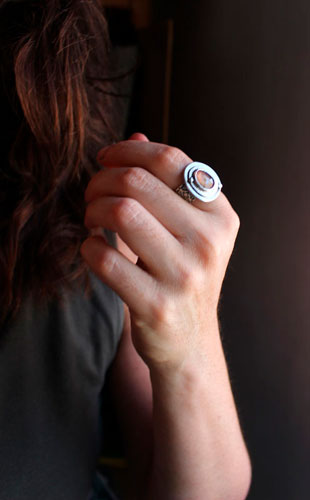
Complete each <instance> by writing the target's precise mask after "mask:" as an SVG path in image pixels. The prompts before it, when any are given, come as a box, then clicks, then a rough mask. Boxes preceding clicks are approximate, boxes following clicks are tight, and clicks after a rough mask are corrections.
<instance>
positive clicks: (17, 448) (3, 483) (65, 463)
mask: <svg viewBox="0 0 310 500" xmlns="http://www.w3.org/2000/svg"><path fill="white" fill-rule="evenodd" d="M111 236H112V238H113V236H115V235H113V234H110V237H111ZM112 242H114V244H115V240H114V238H113V239H112ZM90 277H91V285H92V292H91V296H90V297H89V298H88V297H87V296H86V295H84V294H83V292H82V291H80V290H77V291H76V293H72V294H71V295H68V297H67V299H66V302H65V305H64V306H62V305H60V304H59V303H58V302H57V301H56V300H55V301H51V302H50V303H48V304H47V305H46V306H43V307H42V306H40V307H38V305H37V304H35V303H34V302H33V300H32V299H31V298H28V299H27V300H25V302H24V303H23V305H22V308H21V311H20V312H19V314H18V317H17V318H16V319H15V320H14V321H13V323H12V324H11V325H9V326H8V327H7V328H6V329H3V330H2V331H1V332H0V454H1V456H0V498H1V500H34V499H35V500H39V499H40V500H41V499H42V500H86V499H87V497H88V495H89V493H90V490H91V485H92V484H91V483H92V479H93V477H94V474H95V466H96V462H97V458H98V454H99V452H100V448H99V447H100V434H101V432H100V430H101V422H100V398H101V391H102V389H103V386H104V381H105V375H106V372H107V369H108V367H109V365H110V363H111V361H112V360H113V358H114V356H115V353H116V349H117V345H118V342H119V339H120V336H121V332H122V327H123V304H122V302H121V300H120V298H119V297H118V296H117V295H116V293H115V292H114V291H113V290H111V289H110V288H109V287H108V286H106V285H105V284H103V283H102V282H100V281H99V280H98V278H96V277H95V276H94V275H93V274H90Z"/></svg>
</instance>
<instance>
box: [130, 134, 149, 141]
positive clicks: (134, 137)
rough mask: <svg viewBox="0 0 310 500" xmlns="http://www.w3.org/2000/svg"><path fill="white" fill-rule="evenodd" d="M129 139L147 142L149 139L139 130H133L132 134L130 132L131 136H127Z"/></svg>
mask: <svg viewBox="0 0 310 500" xmlns="http://www.w3.org/2000/svg"><path fill="white" fill-rule="evenodd" d="M128 140H129V141H142V142H149V139H148V138H147V137H146V135H144V134H141V133H140V132H135V133H134V134H131V136H130V137H129V138H128Z"/></svg>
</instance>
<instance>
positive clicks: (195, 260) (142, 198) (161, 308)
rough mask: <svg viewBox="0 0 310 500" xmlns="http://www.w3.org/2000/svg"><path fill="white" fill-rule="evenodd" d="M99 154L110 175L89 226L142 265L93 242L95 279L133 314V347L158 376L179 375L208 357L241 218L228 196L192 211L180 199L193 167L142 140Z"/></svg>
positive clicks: (95, 181) (89, 258) (93, 196)
mask: <svg viewBox="0 0 310 500" xmlns="http://www.w3.org/2000/svg"><path fill="white" fill-rule="evenodd" d="M131 139H132V140H128V141H122V142H119V143H117V144H113V145H111V146H109V147H108V148H104V149H103V150H100V151H99V153H98V157H97V159H98V162H99V163H100V164H101V165H102V166H103V167H104V168H103V169H102V170H101V171H100V172H98V173H97V174H96V175H94V177H93V178H92V179H91V181H90V182H89V185H88V187H87V189H86V192H85V201H86V204H87V207H86V212H85V225H86V227H87V228H89V229H92V228H95V227H102V228H106V229H110V230H112V231H114V232H117V233H118V235H119V237H120V238H121V239H122V240H123V241H124V242H125V243H126V245H127V246H128V247H129V248H130V249H131V250H132V251H133V252H134V253H135V254H136V255H137V257H138V260H137V262H136V264H134V263H133V262H131V261H129V260H128V259H127V258H126V257H125V256H124V255H123V254H122V253H121V252H119V251H118V250H117V249H115V248H112V247H111V246H110V245H108V244H107V243H106V242H105V240H104V239H103V238H102V237H100V236H91V237H89V238H88V239H86V240H85V241H84V242H83V244H82V246H81V254H82V256H83V258H84V259H85V260H86V262H87V263H88V265H89V267H90V269H91V270H92V271H93V272H94V273H95V274H96V275H97V276H98V277H99V278H100V279H101V280H102V281H103V282H105V283H106V284H107V285H108V286H110V287H111V288H112V289H113V290H114V291H115V292H116V293H117V294H118V295H119V296H120V297H121V299H122V300H123V301H124V302H125V303H126V304H127V305H128V308H129V311H130V317H131V334H132V341H133V344H134V346H135V348H136V350H137V351H138V353H139V354H140V356H141V357H142V358H143V360H144V361H145V362H146V364H147V365H148V366H149V367H150V368H151V369H152V368H156V369H157V368H158V367H163V366H164V367H169V368H171V367H172V368H173V369H175V368H179V367H180V366H182V365H183V364H184V363H185V362H186V361H188V360H191V361H190V362H192V363H199V362H200V360H201V359H202V358H204V359H205V356H206V355H208V350H209V346H210V341H211V342H212V338H211V339H210V336H211V337H212V335H214V331H216V328H215V325H216V323H217V306H218V301H219V296H220V291H221V287H222V282H223V279H224V275H225V272H226V268H227V265H228V261H229V258H230V256H231V253H232V250H233V246H234V242H235V239H236V236H237V233H238V228H239V218H238V216H237V214H236V212H235V211H234V210H233V209H232V207H231V205H230V203H229V201H228V200H227V198H226V196H225V195H224V194H223V193H221V194H220V196H219V197H218V198H217V199H216V200H215V201H213V202H211V203H203V202H201V201H199V200H195V201H194V202H193V203H192V204H190V203H188V202H187V201H185V200H183V199H182V198H181V197H180V196H178V195H177V194H176V193H175V192H174V189H175V188H176V187H177V186H179V185H180V184H181V183H182V182H183V170H184V168H185V166H186V165H188V164H189V163H190V162H191V161H192V160H191V159H190V158H189V157H188V156H187V155H186V154H185V153H183V152H182V151H181V150H179V149H177V148H174V147H171V146H167V145H164V144H159V143H154V142H149V141H148V140H147V139H146V137H145V136H143V135H142V134H135V135H134V136H132V138H131Z"/></svg>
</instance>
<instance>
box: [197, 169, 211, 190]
mask: <svg viewBox="0 0 310 500" xmlns="http://www.w3.org/2000/svg"><path fill="white" fill-rule="evenodd" d="M194 175H195V181H196V182H197V184H198V186H199V187H200V188H201V189H212V188H213V186H214V179H213V178H212V177H211V175H209V174H207V172H204V170H196V172H195V174H194Z"/></svg>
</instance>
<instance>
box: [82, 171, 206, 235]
mask: <svg viewBox="0 0 310 500" xmlns="http://www.w3.org/2000/svg"><path fill="white" fill-rule="evenodd" d="M103 196H121V197H128V198H132V199H135V200H137V201H138V202H139V203H140V204H141V205H142V206H143V207H145V209H146V210H148V211H149V212H150V213H151V214H152V215H153V216H154V217H155V218H156V219H157V220H158V221H159V222H160V223H161V224H162V225H163V226H164V227H165V228H166V229H167V230H168V231H169V232H170V233H171V234H173V235H174V236H175V238H177V239H178V240H182V241H183V242H184V241H189V242H190V243H191V242H192V238H193V233H194V232H195V230H196V228H198V227H199V228H202V229H204V228H205V230H206V231H207V228H208V224H209V221H208V220H207V218H208V217H209V214H208V213H206V212H205V211H201V210H200V209H199V208H197V207H195V206H193V205H191V204H189V203H188V202H186V201H185V200H183V199H182V198H181V197H180V196H178V195H177V194H176V193H175V192H174V191H172V190H171V189H170V188H169V187H168V186H167V185H166V184H165V183H164V182H162V181H161V180H160V179H158V178H157V177H155V176H154V175H152V174H151V173H150V172H148V171H147V170H145V169H143V168H140V167H119V168H112V169H109V168H106V169H103V170H101V171H100V172H98V173H97V174H96V175H95V176H94V177H93V178H92V179H91V181H90V183H89V185H88V187H87V190H86V193H85V200H86V202H91V201H92V200H95V199H96V198H98V197H103Z"/></svg>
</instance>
